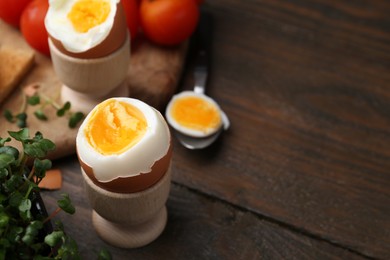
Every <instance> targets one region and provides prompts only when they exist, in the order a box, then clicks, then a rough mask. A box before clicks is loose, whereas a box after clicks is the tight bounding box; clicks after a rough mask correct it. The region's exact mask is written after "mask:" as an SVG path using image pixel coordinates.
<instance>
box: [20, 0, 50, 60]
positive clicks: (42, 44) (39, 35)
mask: <svg viewBox="0 0 390 260" xmlns="http://www.w3.org/2000/svg"><path fill="white" fill-rule="evenodd" d="M48 9H49V4H48V0H33V1H32V2H31V3H30V4H29V5H28V6H27V7H26V9H25V10H24V11H23V13H22V17H21V19H20V29H21V31H22V34H23V36H24V39H25V40H26V41H27V42H28V44H30V46H31V47H33V48H34V49H36V50H37V51H39V52H41V53H43V54H45V55H47V56H49V55H50V51H49V43H48V34H47V31H46V27H45V22H44V21H45V16H46V13H47V10H48Z"/></svg>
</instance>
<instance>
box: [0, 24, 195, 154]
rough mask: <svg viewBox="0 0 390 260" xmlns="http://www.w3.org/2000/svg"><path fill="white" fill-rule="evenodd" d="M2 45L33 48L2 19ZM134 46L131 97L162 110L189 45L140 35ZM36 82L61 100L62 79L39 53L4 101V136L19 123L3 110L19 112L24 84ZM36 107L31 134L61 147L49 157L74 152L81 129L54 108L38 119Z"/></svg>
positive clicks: (0, 110) (0, 116)
mask: <svg viewBox="0 0 390 260" xmlns="http://www.w3.org/2000/svg"><path fill="white" fill-rule="evenodd" d="M0 45H8V46H10V45H11V46H14V47H15V48H20V49H30V50H31V48H30V47H29V46H28V44H27V43H26V42H25V40H24V39H23V37H22V35H21V34H20V32H19V30H17V29H15V28H13V27H11V26H9V25H7V24H5V23H4V22H2V21H1V20H0ZM131 45H132V46H131V56H130V66H129V70H128V73H127V78H126V81H127V83H128V85H129V90H130V97H133V98H138V99H140V100H142V101H144V102H146V103H148V104H149V105H151V106H153V107H155V108H157V109H159V110H160V111H161V110H162V109H164V107H165V105H166V104H167V102H168V101H169V99H170V98H171V96H172V95H173V94H174V93H175V91H176V87H177V84H178V81H179V79H180V75H181V71H182V68H183V64H184V60H185V56H186V52H187V46H188V44H187V43H183V44H182V45H180V46H178V47H174V48H165V47H161V46H157V45H154V44H152V43H150V42H149V41H147V40H146V39H144V38H143V37H142V35H140V36H139V37H138V38H137V39H136V40H135V42H132V44H131ZM32 83H38V84H40V86H41V87H40V92H42V93H43V94H45V95H46V96H48V97H50V98H53V99H54V100H56V101H57V102H59V103H60V89H61V82H60V81H59V80H58V78H57V77H56V75H55V72H54V70H53V67H52V63H51V60H50V58H48V57H46V56H44V55H41V54H39V53H35V64H34V67H33V68H32V69H31V70H30V72H29V73H28V74H27V75H26V77H25V78H24V79H23V80H22V82H21V83H20V84H19V86H18V87H17V88H16V89H15V90H14V91H13V92H12V93H11V95H9V96H8V98H7V99H6V100H5V102H4V103H3V104H0V113H1V114H0V137H6V136H8V133H7V131H9V130H12V131H16V130H18V127H17V126H16V125H14V124H11V123H9V122H8V121H7V120H6V119H5V118H4V117H3V111H4V110H5V109H9V110H11V111H14V112H17V111H18V110H19V109H20V106H21V103H22V94H21V91H22V89H23V87H24V86H27V85H29V84H32ZM34 110H35V108H34V107H28V109H27V114H28V120H27V123H28V127H29V129H30V133H31V135H33V134H34V133H35V132H36V131H40V132H42V133H43V135H44V137H46V138H49V139H51V140H52V141H53V142H54V143H55V144H56V146H57V148H56V150H55V151H54V152H53V153H52V154H50V156H49V157H50V158H51V159H56V158H59V157H63V156H67V155H71V154H74V153H75V138H76V134H77V130H78V129H77V128H75V129H70V128H69V127H68V126H67V122H68V121H67V119H66V118H59V117H57V116H56V115H55V111H54V110H53V109H52V108H51V107H47V109H46V110H45V113H46V114H47V115H48V118H49V119H48V120H47V121H40V120H38V119H37V118H35V116H34V115H33V112H34ZM162 112H163V111H162Z"/></svg>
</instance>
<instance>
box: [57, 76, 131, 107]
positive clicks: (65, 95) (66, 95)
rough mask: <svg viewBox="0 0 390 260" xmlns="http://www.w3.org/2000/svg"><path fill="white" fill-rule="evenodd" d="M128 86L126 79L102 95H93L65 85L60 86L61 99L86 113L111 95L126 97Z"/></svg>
mask: <svg viewBox="0 0 390 260" xmlns="http://www.w3.org/2000/svg"><path fill="white" fill-rule="evenodd" d="M128 96H129V88H128V85H127V83H126V81H124V82H122V83H121V84H119V86H117V87H116V88H114V89H113V90H112V91H110V92H109V93H108V94H106V95H104V96H98V97H95V96H93V95H91V94H85V93H81V92H78V91H75V90H73V89H71V88H70V87H68V86H66V85H62V88H61V101H62V102H63V103H65V102H67V101H70V102H71V103H72V110H74V111H80V112H83V113H84V114H88V113H89V112H90V111H91V110H92V109H93V108H94V107H95V106H96V105H97V104H99V103H100V102H102V101H104V100H106V99H108V98H111V97H128Z"/></svg>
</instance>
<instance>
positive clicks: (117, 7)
mask: <svg viewBox="0 0 390 260" xmlns="http://www.w3.org/2000/svg"><path fill="white" fill-rule="evenodd" d="M45 26H46V29H47V31H48V33H49V36H50V38H51V40H52V41H53V43H54V45H55V46H56V47H57V48H58V49H59V50H60V51H61V52H63V53H65V54H67V55H70V56H72V57H76V58H99V57H103V56H106V55H108V54H110V53H112V52H114V51H115V50H117V49H119V48H120V47H121V46H122V45H123V44H124V42H125V40H126V37H127V27H126V17H125V14H124V11H123V7H122V4H121V2H120V0H49V9H48V12H47V14H46V18H45Z"/></svg>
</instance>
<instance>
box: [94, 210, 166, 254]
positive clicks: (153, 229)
mask: <svg viewBox="0 0 390 260" xmlns="http://www.w3.org/2000/svg"><path fill="white" fill-rule="evenodd" d="M167 218H168V214H167V209H166V206H164V207H163V208H162V209H161V210H160V211H159V212H158V213H157V214H156V215H155V216H153V218H152V219H149V220H148V221H146V222H144V223H141V224H138V225H128V224H127V223H115V222H111V221H108V220H107V219H105V218H103V217H102V216H100V215H99V214H98V213H97V212H96V211H93V212H92V223H93V226H94V228H95V230H96V232H97V233H98V235H99V236H100V237H101V238H102V239H103V240H104V241H106V242H107V243H109V244H111V245H112V246H115V247H120V248H139V247H143V246H146V245H148V244H150V243H151V242H153V241H154V240H155V239H156V238H157V237H158V236H160V234H161V233H162V232H163V230H164V228H165V226H166V224H167Z"/></svg>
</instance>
